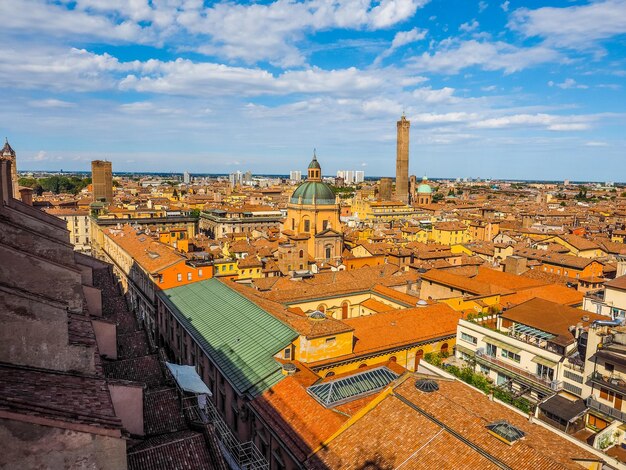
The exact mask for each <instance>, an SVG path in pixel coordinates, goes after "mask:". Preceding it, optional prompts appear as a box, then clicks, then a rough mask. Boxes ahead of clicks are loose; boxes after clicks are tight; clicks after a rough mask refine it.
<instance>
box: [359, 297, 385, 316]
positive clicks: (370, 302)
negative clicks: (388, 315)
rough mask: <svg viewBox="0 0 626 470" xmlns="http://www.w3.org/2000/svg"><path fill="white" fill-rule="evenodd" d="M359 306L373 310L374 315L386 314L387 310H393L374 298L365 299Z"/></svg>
mask: <svg viewBox="0 0 626 470" xmlns="http://www.w3.org/2000/svg"><path fill="white" fill-rule="evenodd" d="M361 306H362V307H365V308H368V309H370V310H373V311H374V312H376V313H380V312H387V311H388V310H393V308H392V307H390V306H389V305H387V304H385V303H382V302H381V301H379V300H376V299H374V298H371V299H367V300H365V301H363V302H361Z"/></svg>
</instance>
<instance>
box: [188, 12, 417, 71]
mask: <svg viewBox="0 0 626 470" xmlns="http://www.w3.org/2000/svg"><path fill="white" fill-rule="evenodd" d="M427 2H428V0H382V1H380V2H374V1H372V0H356V1H350V0H308V1H303V2H295V1H289V0H277V1H274V2H271V3H268V4H260V3H253V4H250V5H241V4H234V3H218V4H215V5H213V6H212V7H210V8H206V9H201V8H198V9H195V10H194V9H187V10H185V11H184V12H182V13H181V14H180V15H179V16H178V22H179V23H180V24H181V25H183V26H184V27H185V28H187V29H188V30H189V31H191V32H192V33H196V34H201V35H207V36H210V37H211V38H212V39H213V42H212V43H211V44H209V45H205V46H202V47H200V48H199V51H200V52H202V53H205V54H209V55H217V56H219V57H224V58H227V59H241V60H244V61H246V62H248V63H254V62H258V61H262V60H267V61H269V62H271V63H273V64H276V65H280V66H283V67H292V66H297V65H302V64H304V63H305V58H304V56H303V55H302V53H301V52H300V51H299V50H298V48H297V44H298V43H299V42H300V41H302V40H303V39H304V36H305V34H306V33H309V32H315V31H324V30H329V29H333V28H345V29H369V30H376V29H384V28H389V27H391V26H394V25H396V24H398V23H400V22H402V21H405V20H407V19H409V18H411V17H412V16H413V15H414V14H415V12H416V11H417V9H418V8H420V7H422V6H423V5H424V4H426V3H427ZM251 45H254V47H251Z"/></svg>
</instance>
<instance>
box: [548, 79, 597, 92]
mask: <svg viewBox="0 0 626 470" xmlns="http://www.w3.org/2000/svg"><path fill="white" fill-rule="evenodd" d="M548 85H549V86H556V87H559V88H561V89H562V90H569V89H572V88H578V89H586V88H589V87H588V86H587V85H583V84H580V83H577V82H576V80H574V79H573V78H566V79H565V81H563V82H562V83H555V82H553V81H552V80H550V81H549V82H548Z"/></svg>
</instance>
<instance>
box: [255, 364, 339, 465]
mask: <svg viewBox="0 0 626 470" xmlns="http://www.w3.org/2000/svg"><path fill="white" fill-rule="evenodd" d="M297 375H298V373H296V376H297ZM296 376H289V377H285V378H284V379H283V380H281V381H280V382H279V383H278V384H276V385H274V386H273V387H272V388H270V389H269V390H267V391H266V392H265V393H263V395H261V396H259V397H257V398H256V399H254V400H253V401H252V402H251V406H252V408H253V409H254V410H255V411H256V412H257V413H259V414H260V415H261V416H262V417H263V419H264V421H265V422H267V423H268V424H269V425H270V427H271V428H272V431H273V432H275V433H277V434H278V436H279V437H280V439H281V441H282V442H283V443H285V444H286V445H287V447H288V448H289V450H290V451H291V452H293V453H294V454H295V456H296V457H297V458H298V460H299V461H300V462H302V461H304V460H305V459H306V457H307V456H308V455H309V454H310V453H311V452H312V451H313V449H315V448H317V447H318V446H319V445H320V444H321V443H322V442H323V441H324V440H325V439H327V438H328V437H329V436H330V435H331V434H333V433H334V432H335V431H337V429H339V427H340V426H341V425H342V424H343V423H344V422H345V421H346V420H347V419H348V417H347V416H344V415H342V414H340V413H337V412H336V411H334V410H332V409H328V408H325V407H323V406H322V405H320V404H319V403H318V402H317V401H316V400H315V399H314V398H313V397H312V396H311V395H309V394H308V393H307V391H306V387H307V386H309V385H312V384H313V383H314V382H315V381H316V380H317V376H315V375H313V377H312V379H309V380H308V381H305V382H304V383H303V382H301V381H300V380H299V379H298V378H296ZM294 404H297V406H294Z"/></svg>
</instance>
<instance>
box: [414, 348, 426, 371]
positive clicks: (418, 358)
mask: <svg viewBox="0 0 626 470" xmlns="http://www.w3.org/2000/svg"><path fill="white" fill-rule="evenodd" d="M423 357H424V350H423V349H419V350H418V351H417V352H416V353H415V370H417V366H419V364H420V361H421V360H422V358H423Z"/></svg>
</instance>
